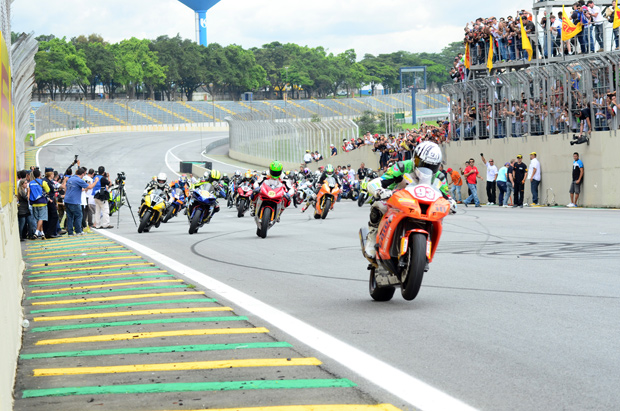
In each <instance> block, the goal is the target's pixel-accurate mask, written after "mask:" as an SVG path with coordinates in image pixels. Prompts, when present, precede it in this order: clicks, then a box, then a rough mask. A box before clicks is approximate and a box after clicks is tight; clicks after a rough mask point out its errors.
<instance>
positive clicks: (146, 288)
mask: <svg viewBox="0 0 620 411" xmlns="http://www.w3.org/2000/svg"><path fill="white" fill-rule="evenodd" d="M158 288H187V285H182V284H180V285H158V286H152V287H132V288H119V289H117V290H99V291H80V292H78V293H64V294H51V295H37V296H34V297H26V300H39V299H41V298H56V297H67V296H70V295H85V294H105V293H118V292H122V291H136V290H155V289H158Z"/></svg>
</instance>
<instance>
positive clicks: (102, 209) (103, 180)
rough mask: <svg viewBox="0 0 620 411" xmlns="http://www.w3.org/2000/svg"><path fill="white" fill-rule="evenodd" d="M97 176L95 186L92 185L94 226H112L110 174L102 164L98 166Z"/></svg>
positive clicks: (99, 227)
mask: <svg viewBox="0 0 620 411" xmlns="http://www.w3.org/2000/svg"><path fill="white" fill-rule="evenodd" d="M97 177H98V178H99V180H98V181H97V183H96V184H95V187H93V196H94V197H95V217H94V226H95V228H98V229H101V228H112V225H110V204H109V202H108V200H109V199H110V192H109V189H110V185H111V182H110V179H109V177H110V174H108V173H106V171H105V167H104V166H99V168H98V169H97V176H96V177H95V178H97Z"/></svg>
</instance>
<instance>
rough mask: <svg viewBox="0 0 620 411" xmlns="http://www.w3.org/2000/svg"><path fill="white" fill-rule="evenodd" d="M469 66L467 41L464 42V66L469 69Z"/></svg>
mask: <svg viewBox="0 0 620 411" xmlns="http://www.w3.org/2000/svg"><path fill="white" fill-rule="evenodd" d="M470 67H471V59H470V58H469V43H465V68H466V69H467V70H469V68H470Z"/></svg>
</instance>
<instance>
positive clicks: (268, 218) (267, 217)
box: [257, 208, 271, 238]
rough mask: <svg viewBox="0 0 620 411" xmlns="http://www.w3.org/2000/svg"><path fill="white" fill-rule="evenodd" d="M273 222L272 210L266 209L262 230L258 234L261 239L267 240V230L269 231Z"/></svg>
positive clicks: (261, 222) (261, 224)
mask: <svg viewBox="0 0 620 411" xmlns="http://www.w3.org/2000/svg"><path fill="white" fill-rule="evenodd" d="M270 222H271V208H265V209H264V210H263V216H262V217H261V220H260V229H259V230H258V232H257V234H258V236H259V237H260V238H267V230H268V229H269V223H270Z"/></svg>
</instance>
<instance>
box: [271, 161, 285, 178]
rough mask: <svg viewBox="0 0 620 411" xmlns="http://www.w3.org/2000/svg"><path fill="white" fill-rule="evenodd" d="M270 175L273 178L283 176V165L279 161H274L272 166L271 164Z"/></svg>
mask: <svg viewBox="0 0 620 411" xmlns="http://www.w3.org/2000/svg"><path fill="white" fill-rule="evenodd" d="M269 174H270V175H271V177H273V178H280V175H282V163H280V162H279V161H277V160H276V161H272V162H271V164H269Z"/></svg>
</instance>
